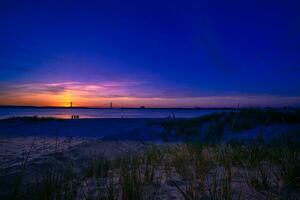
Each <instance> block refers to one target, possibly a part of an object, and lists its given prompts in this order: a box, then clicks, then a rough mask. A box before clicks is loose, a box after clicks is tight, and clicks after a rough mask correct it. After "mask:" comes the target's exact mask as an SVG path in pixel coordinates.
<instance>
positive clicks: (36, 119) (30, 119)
mask: <svg viewBox="0 0 300 200" xmlns="http://www.w3.org/2000/svg"><path fill="white" fill-rule="evenodd" d="M53 120H62V119H57V118H54V117H39V116H32V117H10V118H7V119H2V120H1V121H3V122H12V121H23V122H43V121H53Z"/></svg>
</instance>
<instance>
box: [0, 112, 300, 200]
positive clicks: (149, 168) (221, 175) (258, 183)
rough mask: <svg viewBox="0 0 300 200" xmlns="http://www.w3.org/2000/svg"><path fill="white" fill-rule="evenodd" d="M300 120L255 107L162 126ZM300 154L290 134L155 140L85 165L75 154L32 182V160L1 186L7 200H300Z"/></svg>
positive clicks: (218, 128)
mask: <svg viewBox="0 0 300 200" xmlns="http://www.w3.org/2000/svg"><path fill="white" fill-rule="evenodd" d="M299 122H300V113H299V110H283V111H276V110H272V109H266V110H257V109H247V110H241V111H240V112H227V113H217V114H213V115H209V116H205V117H201V118H195V119H191V120H177V119H174V118H173V119H170V120H168V121H165V122H163V123H162V126H163V127H164V129H165V131H166V132H172V131H174V130H175V131H176V134H195V133H194V132H193V130H195V127H199V126H202V125H204V124H207V123H209V125H207V126H208V127H210V128H209V130H210V132H209V134H212V135H214V136H216V135H217V136H218V135H222V133H221V132H222V131H224V129H227V128H228V129H230V130H232V131H236V132H238V131H241V130H248V129H250V128H252V127H255V126H264V125H266V124H269V123H299ZM214 136H212V137H211V138H210V141H212V140H213V139H214ZM28 152H29V153H28V154H30V150H29V151H28ZM299 152H300V146H299V143H297V141H293V140H289V138H284V137H282V138H277V139H276V140H273V141H272V142H270V143H265V142H264V141H263V140H261V138H259V137H258V138H256V140H254V141H251V142H248V143H241V142H230V143H213V142H192V143H191V142H188V143H176V144H174V143H173V144H172V143H164V144H149V145H148V148H146V150H144V151H143V152H136V153H135V154H126V153H124V155H122V156H120V157H117V158H106V157H104V156H103V155H97V154H90V156H89V157H87V158H85V159H84V160H81V161H80V162H81V163H80V164H82V166H83V167H78V163H76V162H74V160H72V158H71V157H70V158H69V159H68V160H67V161H65V164H63V165H59V164H56V163H54V164H53V165H51V166H49V167H46V168H45V169H44V172H43V173H37V174H35V175H33V177H32V178H31V179H29V180H26V179H25V178H24V176H25V175H24V173H25V168H26V165H27V164H28V163H27V161H26V158H25V161H24V163H23V165H22V166H21V167H20V170H19V171H18V173H16V176H15V177H14V178H12V179H11V182H10V185H1V188H0V199H3V200H6V199H13V200H21V199H32V200H34V199H37V200H38V199H45V200H62V199H67V200H68V199H70V200H71V199H80V200H81V199H83V200H117V199H125V200H135V199H136V200H140V199H147V200H150V199H169V198H170V197H169V196H168V195H167V194H168V191H169V190H170V189H172V188H173V189H174V192H175V193H176V195H177V197H178V198H179V199H185V200H196V199H201V200H206V199H207V200H218V199H222V200H223V199H224V200H229V199H270V200H271V199H299V195H300V162H299V158H300V157H299ZM0 183H1V180H0Z"/></svg>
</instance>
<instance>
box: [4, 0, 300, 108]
mask: <svg viewBox="0 0 300 200" xmlns="http://www.w3.org/2000/svg"><path fill="white" fill-rule="evenodd" d="M299 8H300V1H298V0H294V1H293V0H280V1H278V0H272V1H266V0H251V1H248V0H244V1H239V0H197V1H188V0H187V1H176V0H173V1H163V0H160V1H156V0H151V1H150V0H142V1H141V0H139V1H115V0H109V1H104V0H98V1H93V0H88V1H87V0H85V1H84V0H82V1H77V0H72V1H66V0H51V1H50V0H43V1H40V0H39V1H32V0H18V1H16V0H1V2H0V105H34V106H68V105H69V104H70V102H71V101H72V102H73V105H74V106H91V107H107V106H109V104H110V102H113V105H115V106H118V107H139V106H146V107H237V106H241V107H242V106H244V107H249V106H250V107H253V106H275V107H280V106H299V105H300V78H299V77H300V12H299Z"/></svg>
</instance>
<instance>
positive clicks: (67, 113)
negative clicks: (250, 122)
mask: <svg viewBox="0 0 300 200" xmlns="http://www.w3.org/2000/svg"><path fill="white" fill-rule="evenodd" d="M221 111H222V110H199V109H58V108H57V109H46V108H0V119H5V118H9V117H23V116H39V117H56V118H64V119H69V118H71V115H79V116H80V118H165V117H169V116H173V115H175V117H177V118H190V117H197V116H202V115H206V114H210V113H213V112H221Z"/></svg>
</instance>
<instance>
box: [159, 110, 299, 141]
mask: <svg viewBox="0 0 300 200" xmlns="http://www.w3.org/2000/svg"><path fill="white" fill-rule="evenodd" d="M285 123H286V124H299V123H300V110H299V109H282V110H278V109H271V108H269V109H257V108H251V109H241V110H237V111H228V112H222V113H214V114H211V115H207V116H202V117H198V118H193V119H176V118H175V117H172V118H168V119H167V120H165V121H163V122H162V123H161V126H162V127H163V128H164V133H163V134H162V137H163V138H164V139H165V140H166V141H167V140H168V139H167V138H168V136H169V135H170V133H171V134H174V135H176V136H181V137H189V136H193V135H196V134H197V133H198V132H199V129H201V128H202V129H204V132H205V140H207V141H213V142H214V141H216V140H218V139H221V138H222V136H223V134H224V132H225V131H227V132H228V131H230V132H235V133H238V132H241V131H246V130H249V129H252V128H255V127H258V126H262V127H264V126H267V125H270V124H285Z"/></svg>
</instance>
